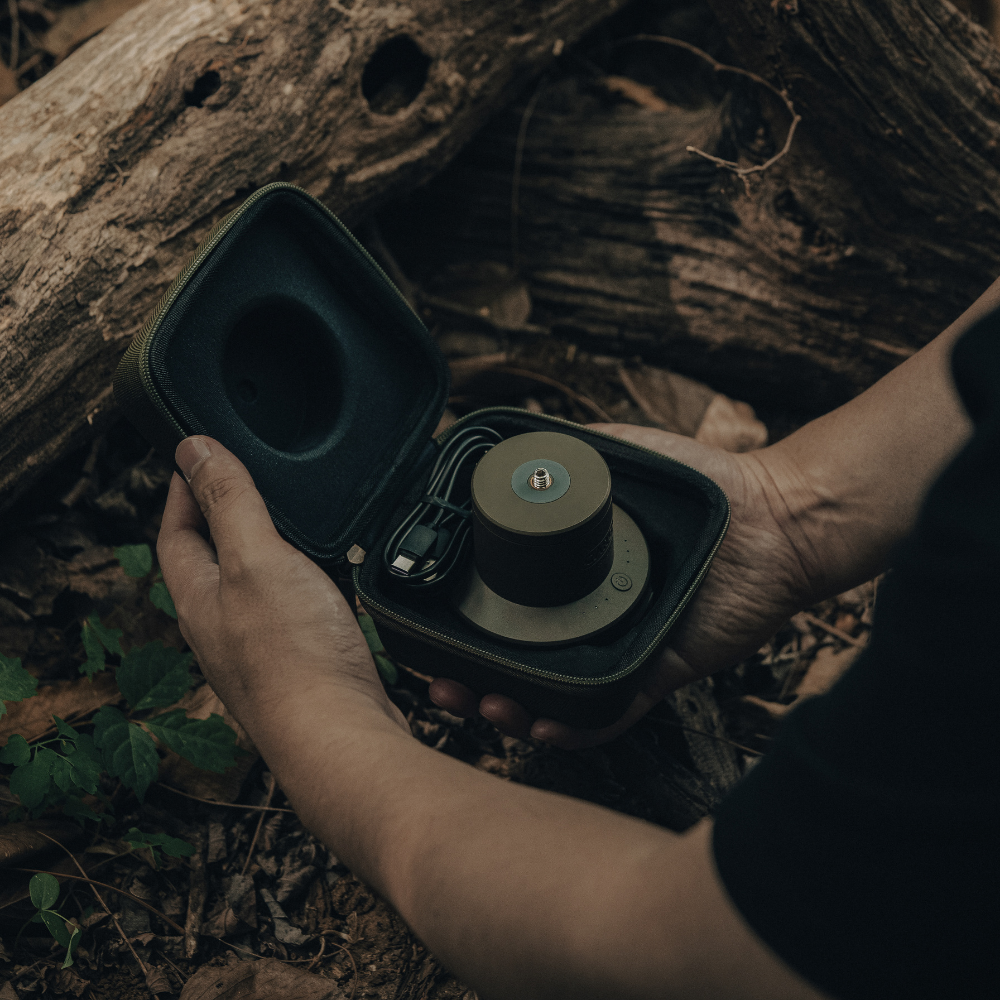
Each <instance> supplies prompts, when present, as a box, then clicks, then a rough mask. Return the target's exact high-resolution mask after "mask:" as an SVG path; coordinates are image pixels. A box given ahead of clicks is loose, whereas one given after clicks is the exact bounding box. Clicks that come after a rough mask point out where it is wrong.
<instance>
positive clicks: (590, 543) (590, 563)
mask: <svg viewBox="0 0 1000 1000" xmlns="http://www.w3.org/2000/svg"><path fill="white" fill-rule="evenodd" d="M472 512H473V513H472V531H473V548H474V551H475V561H476V568H477V570H478V571H479V575H480V577H481V578H482V580H483V582H484V583H485V584H486V586H487V587H489V588H490V590H492V591H494V592H495V593H496V594H498V595H499V596H500V597H502V598H505V599H506V600H509V601H514V602H516V603H517V604H520V605H526V606H528V607H538V608H545V607H556V606H560V605H565V604H569V603H571V602H573V601H577V600H579V599H580V598H582V597H584V596H585V595H587V594H589V593H591V592H592V591H593V590H594V589H595V588H597V587H598V586H600V584H601V583H602V582H603V581H604V580H605V579H606V578H607V576H608V574H609V573H610V572H611V567H612V563H613V561H614V543H613V534H612V519H613V513H612V503H611V475H610V473H609V472H608V466H607V464H606V463H605V461H604V459H603V458H602V457H601V456H600V454H598V452H597V451H596V450H595V449H594V448H592V447H591V446H590V445H589V444H587V443H586V442H584V441H580V440H579V439H578V438H575V437H572V436H571V435H569V434H558V433H554V432H549V431H540V432H535V433H531V434H519V435H517V436H516V437H512V438H508V439H507V440H506V441H503V442H501V443H500V444H498V445H496V447H494V448H492V449H490V451H488V452H487V453H486V454H485V455H484V456H483V458H482V459H481V460H480V462H479V465H478V466H477V467H476V471H475V473H474V474H473V477H472Z"/></svg>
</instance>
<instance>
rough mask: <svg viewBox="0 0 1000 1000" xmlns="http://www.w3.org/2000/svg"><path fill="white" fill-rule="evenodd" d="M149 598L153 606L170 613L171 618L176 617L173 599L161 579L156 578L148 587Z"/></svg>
mask: <svg viewBox="0 0 1000 1000" xmlns="http://www.w3.org/2000/svg"><path fill="white" fill-rule="evenodd" d="M149 599H150V600H151V601H152V602H153V606H154V607H157V608H159V609H160V610H161V611H162V612H163V613H164V614H168V615H170V617H171V618H176V617H177V609H176V608H175V607H174V599H173V598H172V597H171V596H170V591H169V590H167V585H166V584H165V583H164V582H163V581H162V580H157V581H156V582H155V583H154V584H153V586H152V587H150V588H149Z"/></svg>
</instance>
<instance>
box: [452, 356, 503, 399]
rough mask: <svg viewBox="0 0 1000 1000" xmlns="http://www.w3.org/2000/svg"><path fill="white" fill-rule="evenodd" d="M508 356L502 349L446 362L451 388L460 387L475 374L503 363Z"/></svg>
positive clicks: (453, 389)
mask: <svg viewBox="0 0 1000 1000" xmlns="http://www.w3.org/2000/svg"><path fill="white" fill-rule="evenodd" d="M507 360H508V357H507V354H506V353H505V352H504V351H500V352H498V353H496V354H477V355H476V356H475V357H471V358H456V359H455V360H453V361H449V362H448V368H449V369H450V370H451V390H452V392H454V391H455V390H456V389H462V388H464V387H465V385H466V384H467V383H468V382H471V381H472V379H474V378H475V377H476V376H477V375H481V374H482V373H483V372H488V371H491V370H492V369H494V368H496V367H497V365H505V364H506V363H507Z"/></svg>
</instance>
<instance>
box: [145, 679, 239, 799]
mask: <svg viewBox="0 0 1000 1000" xmlns="http://www.w3.org/2000/svg"><path fill="white" fill-rule="evenodd" d="M177 708H183V709H184V710H185V711H186V712H187V715H188V718H189V719H207V718H208V717H209V716H210V715H211V714H212V713H213V712H214V713H215V714H216V715H221V716H222V718H223V719H224V720H225V721H226V723H227V724H228V725H230V726H232V728H233V730H234V731H235V733H236V745H237V746H238V747H239V748H240V749H241V750H245V751H246V753H243V754H238V755H237V757H236V764H235V766H233V767H231V768H229V770H228V771H225V772H223V773H222V774H216V773H214V772H213V771H205V770H202V769H201V768H200V767H195V766H194V764H192V763H190V761H186V760H185V759H184V758H183V757H180V756H178V755H177V754H176V753H174V751H173V750H170V749H169V748H167V747H162V748H161V749H163V750H164V751H165V753H164V756H163V759H162V760H161V761H160V781H162V782H164V784H167V785H170V786H171V787H172V788H179V789H180V790H181V791H182V792H187V793H188V795H197V796H198V797H199V798H202V799H212V800H213V801H215V802H234V801H235V800H236V798H237V796H238V795H239V794H240V789H241V788H242V787H243V782H244V781H245V780H246V776H247V775H248V774H249V773H250V768H251V767H253V764H254V761H255V760H256V759H257V748H256V747H255V746H254V745H253V741H252V740H251V739H250V737H249V736H247V734H246V732H245V731H244V730H243V729H242V728H241V727H240V724H239V723H238V722H237V721H236V720H235V719H234V718H233V717H232V715H230V714H229V710H228V709H227V708H226V706H225V705H223V704H222V699H221V698H220V697H219V696H218V695H217V694H216V693H215V692H214V691H213V690H212V688H211V687H210V686H209V685H208V684H202V685H201V687H198V688H195V689H194V690H193V691H188V693H187V694H186V695H184V697H183V698H181V700H180V701H179V702H177V704H176V705H171V706H170V707H169V708H166V709H164V711H165V712H172V711H174V709H177Z"/></svg>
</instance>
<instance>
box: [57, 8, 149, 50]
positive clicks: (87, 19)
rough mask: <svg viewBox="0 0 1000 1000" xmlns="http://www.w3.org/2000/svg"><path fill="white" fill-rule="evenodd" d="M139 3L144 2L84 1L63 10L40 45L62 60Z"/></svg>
mask: <svg viewBox="0 0 1000 1000" xmlns="http://www.w3.org/2000/svg"><path fill="white" fill-rule="evenodd" d="M140 3H142V0H83V3H78V4H74V5H72V6H70V7H63V8H62V10H60V11H59V16H58V17H57V18H56V20H55V22H54V23H53V25H52V27H51V28H49V30H48V31H46V32H45V34H43V35H42V37H41V38H40V39H39V44H40V45H41V47H42V48H43V49H44V50H45V51H46V52H48V53H49V54H50V55H53V56H55V57H56V58H57V59H62V58H64V57H65V56H67V55H69V53H70V52H72V51H73V49H75V48H76V47H77V46H78V45H81V44H82V43H83V42H85V41H86V40H87V39H88V38H90V37H92V36H93V35H96V34H97V33H98V32H99V31H103V30H104V29H105V28H106V27H107V26H108V25H109V24H111V22H112V21H116V20H117V19H118V18H119V17H121V15H122V14H124V13H126V12H127V11H130V10H131V9H132V8H133V7H138V6H139V4H140Z"/></svg>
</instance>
